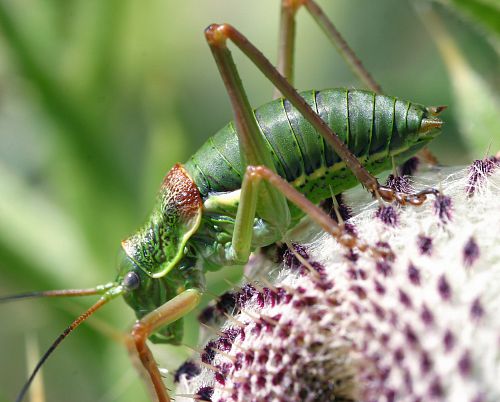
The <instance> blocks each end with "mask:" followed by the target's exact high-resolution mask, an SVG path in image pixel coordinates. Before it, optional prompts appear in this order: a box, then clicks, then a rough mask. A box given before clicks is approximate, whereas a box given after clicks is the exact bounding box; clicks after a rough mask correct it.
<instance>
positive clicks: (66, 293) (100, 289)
mask: <svg viewBox="0 0 500 402" xmlns="http://www.w3.org/2000/svg"><path fill="white" fill-rule="evenodd" d="M110 287H111V285H110V286H109V287H108V285H103V286H97V287H95V288H89V289H64V290H43V291H37V292H27V293H19V294H16V295H10V296H3V297H0V303H4V302H8V301H14V300H22V299H31V298H35V297H74V296H90V295H100V294H103V293H105V292H106V291H107V290H108V289H109V288H110Z"/></svg>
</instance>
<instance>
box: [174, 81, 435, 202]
mask: <svg viewBox="0 0 500 402" xmlns="http://www.w3.org/2000/svg"><path fill="white" fill-rule="evenodd" d="M301 95H302V96H303V97H304V98H305V99H306V100H307V102H308V103H309V105H311V107H312V108H313V110H315V111H316V112H317V113H318V114H319V115H320V116H321V118H322V119H323V120H325V121H326V122H327V123H328V125H329V126H330V127H331V128H332V130H333V131H334V132H335V133H337V134H338V135H339V137H340V138H341V139H342V140H343V141H344V142H345V143H346V144H347V145H348V147H349V149H350V150H351V151H352V152H353V154H354V155H355V156H356V157H358V158H360V159H361V161H362V163H363V164H364V165H365V166H366V167H367V168H368V169H369V170H370V171H371V172H372V173H375V174H377V173H380V172H382V171H384V170H387V169H388V168H390V167H391V163H392V161H391V158H390V155H393V154H394V155H396V154H400V153H403V152H405V151H407V150H408V148H409V147H410V146H411V145H412V144H413V141H412V140H413V137H415V136H416V133H417V132H418V130H419V128H420V124H421V121H422V117H423V115H424V111H425V108H424V107H423V106H421V105H417V104H413V103H411V102H408V101H402V100H399V99H397V98H394V97H389V96H385V95H377V94H375V93H373V92H369V91H362V90H348V89H343V88H340V89H327V90H323V91H314V90H313V91H307V92H303V93H302V94H301ZM255 117H256V119H257V123H258V125H259V127H260V130H261V132H262V134H263V136H264V138H265V140H266V144H267V146H268V149H269V152H270V153H271V154H272V156H273V161H274V165H275V168H276V171H277V172H278V174H280V175H281V176H282V177H284V178H286V180H287V181H289V182H291V183H293V184H294V186H295V187H296V188H297V189H299V190H300V191H301V192H302V193H303V194H305V195H306V196H307V197H308V198H309V199H311V200H312V201H314V202H317V201H319V200H321V199H324V198H326V197H328V196H329V195H331V191H333V192H334V193H335V194H337V193H339V192H342V191H344V190H346V189H348V188H350V187H353V186H354V185H355V184H356V183H357V182H356V179H355V177H354V175H353V174H352V173H351V172H350V171H349V170H348V169H347V168H346V167H345V165H344V163H343V162H342V161H341V160H340V157H339V156H338V155H337V154H336V153H335V151H333V149H332V148H331V147H330V146H329V145H327V144H326V142H325V140H324V139H323V138H322V137H321V136H320V135H319V134H318V133H317V132H316V130H315V129H314V128H313V127H312V126H311V124H310V123H309V122H307V120H306V119H305V118H304V117H303V116H302V115H301V114H300V113H299V112H298V111H297V110H296V109H295V108H294V107H293V106H292V105H291V104H290V103H289V102H288V101H287V100H284V99H277V100H275V101H272V102H270V103H267V104H265V105H263V106H261V107H259V108H258V109H256V110H255ZM184 167H185V168H186V170H187V171H188V173H189V174H190V175H191V177H192V178H193V179H194V181H195V183H196V185H197V186H198V188H199V189H200V192H201V194H202V197H206V196H207V195H208V194H209V193H211V192H224V191H233V190H236V189H239V188H240V187H241V182H242V178H243V172H244V168H243V164H242V161H241V158H240V149H239V146H238V137H237V134H236V131H235V127H234V124H233V123H232V122H231V123H229V124H228V125H227V126H225V127H224V128H223V129H221V130H220V131H219V132H218V133H216V134H215V135H214V136H213V137H211V138H209V139H208V141H207V142H206V143H205V144H204V145H203V146H202V147H201V148H200V149H199V150H198V151H197V152H196V153H195V154H194V155H193V156H192V157H191V158H190V159H189V161H188V162H187V163H186V164H185V165H184Z"/></svg>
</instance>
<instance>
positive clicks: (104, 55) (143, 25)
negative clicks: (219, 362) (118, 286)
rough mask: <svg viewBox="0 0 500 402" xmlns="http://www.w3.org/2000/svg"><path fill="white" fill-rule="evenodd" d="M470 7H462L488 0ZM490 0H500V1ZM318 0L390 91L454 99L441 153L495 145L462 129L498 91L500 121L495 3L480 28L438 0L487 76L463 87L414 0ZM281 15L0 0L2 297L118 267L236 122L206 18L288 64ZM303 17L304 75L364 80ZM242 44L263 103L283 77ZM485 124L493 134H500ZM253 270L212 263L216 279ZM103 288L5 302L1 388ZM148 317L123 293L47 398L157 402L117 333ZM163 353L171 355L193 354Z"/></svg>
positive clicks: (206, 7) (304, 80) (239, 9)
mask: <svg viewBox="0 0 500 402" xmlns="http://www.w3.org/2000/svg"><path fill="white" fill-rule="evenodd" d="M418 3H422V2H418ZM445 3H448V2H445ZM450 3H454V2H453V1H450ZM456 3H457V4H458V5H459V9H460V3H461V4H462V6H463V5H464V4H465V5H466V6H467V5H468V4H469V5H470V4H473V5H474V4H475V3H478V1H471V2H467V1H465V0H462V1H456ZM479 3H483V4H486V7H493V8H496V7H498V2H497V1H496V0H482V2H479ZM425 4H427V3H425ZM495 4H496V5H495ZM321 5H322V6H323V7H324V9H325V11H326V12H327V13H328V14H329V15H330V16H331V17H332V19H333V21H334V22H335V23H336V25H337V27H338V28H339V30H340V31H341V32H342V33H343V34H344V35H345V37H346V38H347V40H348V42H349V43H350V44H351V45H352V47H353V48H354V49H355V50H356V52H357V53H358V56H359V57H360V58H361V59H362V60H363V61H364V64H365V66H366V67H367V68H368V69H369V70H370V72H371V73H372V74H373V75H374V77H375V78H376V79H377V80H378V81H379V82H380V83H381V84H382V87H383V88H384V91H385V92H386V93H388V94H391V95H396V96H400V97H402V98H407V99H410V100H412V101H416V102H420V103H424V104H431V105H441V104H446V105H449V106H450V109H449V110H448V111H447V112H446V113H445V114H443V119H444V120H445V121H446V126H445V128H444V131H443V134H442V136H441V137H440V138H439V139H438V140H436V142H435V143H434V144H432V146H431V149H432V151H433V152H434V153H435V154H436V155H437V156H438V158H439V160H440V161H441V162H443V163H445V164H457V163H458V164H461V163H467V161H470V160H471V159H472V158H478V157H482V156H483V154H484V153H485V152H486V148H487V145H486V146H484V148H483V149H482V150H481V146H483V145H480V146H479V147H476V148H471V147H470V146H469V144H470V143H471V142H470V140H467V138H466V137H464V136H463V135H462V134H463V133H466V132H467V130H469V131H470V127H466V125H467V124H472V125H474V124H476V122H475V121H473V120H474V119H475V118H476V117H477V120H478V123H477V124H481V122H484V120H485V119H483V118H481V117H479V116H478V113H476V112H474V113H472V114H473V118H472V119H469V118H468V117H467V119H469V120H470V121H469V120H468V121H467V122H466V124H465V125H464V123H463V120H464V119H463V118H462V120H461V116H462V117H463V116H468V115H467V113H465V114H464V113H462V110H464V108H465V109H466V111H467V110H474V107H472V109H471V108H470V107H469V106H467V105H468V103H467V102H471V101H473V99H477V102H476V101H475V100H474V101H473V102H474V105H476V106H477V104H478V102H479V103H481V102H485V103H487V104H491V101H490V100H489V99H490V98H492V99H493V118H492V119H491V121H492V124H493V126H491V127H494V125H495V124H496V123H498V120H500V116H499V114H500V111H499V110H498V109H495V108H496V107H497V105H498V103H496V102H497V100H498V98H497V96H498V89H499V87H500V74H499V71H500V69H499V59H498V50H499V48H500V47H499V46H498V41H497V39H498V36H495V35H496V34H498V32H497V31H496V29H498V25H495V24H496V23H495V17H494V16H493V21H490V22H489V23H488V21H487V20H488V18H487V17H486V14H484V15H485V20H484V21H486V22H485V24H484V25H482V24H481V21H479V22H480V23H479V24H478V25H475V24H471V23H470V22H471V20H472V21H473V20H474V18H470V16H469V17H465V18H464V17H463V15H462V14H458V13H455V11H450V10H449V9H446V8H442V7H441V6H439V7H437V12H438V15H440V16H441V18H442V19H443V21H444V23H445V24H444V25H445V27H446V29H447V31H448V32H449V33H450V34H451V37H452V38H454V40H455V41H456V44H457V46H458V48H459V49H461V52H463V54H465V55H466V60H467V63H468V64H469V65H470V67H472V68H473V71H475V73H474V74H476V75H475V78H478V79H479V81H478V82H479V83H476V82H475V81H474V80H473V81H474V82H472V84H471V85H469V86H470V87H471V88H472V89H471V90H470V91H469V92H467V94H469V95H467V94H465V95H464V94H462V95H461V94H460V88H462V87H461V86H459V88H458V90H457V87H455V89H454V88H453V86H452V83H453V82H460V76H459V77H458V78H457V77H455V78H454V77H453V74H455V73H456V72H455V73H453V74H452V76H450V68H447V67H446V65H445V63H444V62H443V60H442V58H441V56H440V53H439V52H438V50H437V48H436V44H435V42H434V41H433V39H432V38H431V36H430V34H429V33H428V31H427V30H426V29H425V28H424V26H423V25H422V22H421V20H419V18H418V17H417V15H416V12H415V8H414V7H413V4H412V3H411V2H409V1H402V0H377V1H368V0H364V1H363V0H335V1H333V0H332V1H322V2H321ZM466 9H467V7H465V10H466ZM462 11H463V9H462ZM466 11H467V10H466ZM278 17H279V2H278V0H253V1H251V2H249V1H242V0H210V1H209V0H205V1H199V0H198V1H195V0H184V1H175V2H174V1H171V0H150V1H142V2H141V1H134V0H45V1H35V0H10V1H9V0H0V294H1V295H4V294H11V293H16V292H22V291H28V290H38V289H52V288H79V287H90V286H93V285H95V284H98V283H105V282H107V281H110V280H112V279H113V278H114V275H115V272H116V271H115V266H116V257H117V251H118V249H119V244H120V240H121V239H122V238H124V237H125V236H127V235H128V234H130V233H131V232H132V231H133V230H134V229H135V228H136V227H137V226H139V225H140V224H141V223H142V221H143V220H144V219H145V217H146V216H147V214H148V212H149V210H150V208H151V207H152V205H153V202H154V197H155V193H156V189H157V187H158V185H159V183H160V182H161V179H162V177H163V175H164V174H165V173H166V172H167V171H168V169H169V168H170V167H171V166H172V165H173V164H174V163H175V162H178V161H181V162H182V161H184V160H186V159H187V157H188V156H189V155H190V154H191V153H193V152H194V151H195V150H196V149H197V147H199V146H200V145H201V144H202V143H203V141H204V140H205V139H206V138H207V137H208V136H209V135H211V134H213V133H215V132H216V131H217V129H218V128H220V127H222V126H223V125H224V124H225V123H227V122H228V121H229V120H231V118H232V116H231V110H230V106H229V102H228V100H227V97H226V94H225V91H224V88H223V85H222V82H221V79H220V78H219V76H218V73H217V70H216V67H215V64H214V62H213V60H212V57H211V54H210V52H209V49H208V47H207V45H206V43H205V41H204V37H203V29H204V28H205V27H206V26H207V25H208V24H209V23H212V22H230V23H232V24H233V25H235V26H236V27H238V28H239V29H240V30H241V31H242V32H243V33H244V34H246V35H247V36H248V37H249V38H250V39H251V40H252V41H253V42H254V43H255V44H256V45H257V46H258V47H259V48H260V49H261V50H262V51H263V52H264V53H265V54H266V55H268V56H269V57H270V58H271V59H272V60H273V61H274V60H275V58H276V47H277V44H276V39H277V34H278V32H277V27H278ZM489 18H490V20H491V16H490V17H489ZM298 20H299V21H298V38H297V40H298V45H297V53H296V61H297V68H296V86H297V87H298V88H299V89H304V90H305V89H312V88H316V89H321V88H328V87H335V86H348V87H359V86H360V84H359V82H358V81H357V79H356V78H355V77H354V76H353V75H352V73H351V72H350V71H349V70H348V68H347V67H346V66H345V64H344V63H343V61H342V59H341V58H340V57H339V56H338V55H337V54H336V52H335V50H334V49H333V47H332V46H331V45H330V43H329V42H328V41H327V39H326V38H325V37H324V35H323V34H322V33H321V32H320V30H319V28H318V27H317V26H316V25H314V23H313V22H312V19H311V18H310V16H309V15H307V13H306V12H305V11H301V12H300V13H299V17H298ZM476 20H477V19H476ZM499 21H500V20H499ZM497 22H498V21H497ZM234 53H235V58H236V61H237V64H238V66H239V67H240V68H241V75H242V78H243V81H244V83H245V85H246V88H247V89H248V93H249V96H250V99H251V102H252V103H253V105H255V106H258V105H260V104H262V103H264V102H266V101H268V100H270V99H271V96H272V87H271V85H270V84H269V83H268V82H267V81H265V79H264V78H262V76H261V75H260V74H259V73H258V72H257V70H256V69H255V68H254V67H253V66H252V65H250V63H249V62H248V61H247V60H244V58H243V57H242V56H241V54H239V52H234ZM451 71H452V72H453V71H454V70H453V69H451ZM454 80H455V81H454ZM475 83H476V84H477V85H476V86H474V85H475ZM481 85H482V86H481ZM464 86H465V84H464ZM469 86H468V87H467V88H469ZM474 88H476V89H474ZM477 88H479V89H477ZM481 88H482V89H481ZM485 88H486V89H485ZM484 89H485V90H484ZM465 92H466V91H465ZM471 94H472V95H471ZM474 97H476V98H474ZM464 102H465V103H464ZM464 105H465V106H464ZM483 109H484V108H480V112H479V114H480V113H481V111H482V110H483ZM454 110H455V113H454V112H453V111H454ZM495 111H498V112H499V114H497V115H495ZM490 117H491V113H490ZM484 131H485V130H483V132H484ZM485 135H486V140H485V143H486V144H488V143H490V142H492V143H493V146H495V144H496V142H495V141H497V139H498V137H499V136H500V131H499V130H497V131H494V128H491V130H490V131H488V130H486V133H485ZM488 136H489V137H490V139H488ZM483 143H484V141H483ZM483 143H481V144H483ZM238 275H239V272H238V270H222V272H221V273H220V274H219V275H217V274H215V275H211V276H210V278H209V282H210V288H211V291H212V292H215V293H217V292H220V291H221V289H222V288H223V287H224V281H222V280H221V279H222V278H223V277H226V278H229V279H230V280H233V281H236V280H237V279H238ZM93 300H94V299H92V298H90V299H79V300H68V299H66V300H61V299H59V300H56V299H53V300H36V301H34V300H26V301H22V302H17V303H9V304H3V305H1V306H0V322H1V324H0V401H12V400H14V398H15V395H16V394H17V392H18V391H19V390H20V388H21V386H22V383H23V382H24V380H25V378H27V376H28V374H27V372H26V363H25V360H26V348H27V335H30V336H32V337H33V339H35V343H38V344H39V345H40V348H41V349H42V350H44V349H45V348H46V347H47V346H48V345H49V344H50V343H51V342H52V341H53V340H54V339H55V337H56V336H57V334H58V333H59V332H61V331H62V330H63V329H64V328H65V326H66V325H67V324H68V323H69V322H70V321H71V320H72V318H74V317H75V316H76V315H77V314H78V313H79V312H81V311H83V310H84V309H85V308H87V307H88V306H89V305H90V304H91V303H92V302H93ZM133 320H134V318H133V313H132V311H131V310H129V309H128V308H127V307H126V306H125V304H124V303H123V301H121V300H120V301H115V302H114V303H112V304H111V305H109V306H107V307H106V308H105V309H103V310H102V311H100V312H99V313H97V314H96V315H95V317H94V318H92V319H91V320H89V323H88V324H87V325H84V326H82V327H81V328H80V329H78V331H77V332H75V333H74V334H73V335H72V336H71V337H70V338H68V339H67V340H66V341H65V342H64V344H63V345H62V346H61V347H60V349H59V350H58V351H57V352H56V353H55V354H54V355H53V357H51V358H50V360H49V362H48V363H47V364H46V366H45V368H44V370H43V383H44V385H45V395H46V400H47V401H67V400H71V401H99V402H109V401H138V400H146V399H147V398H146V396H145V391H144V389H143V387H142V384H141V383H140V382H139V380H138V379H137V375H136V373H135V371H134V369H133V367H132V366H131V364H130V362H129V359H128V356H127V352H126V350H125V348H124V347H123V345H121V344H120V343H119V342H116V341H114V340H113V339H112V337H111V336H110V331H109V329H110V328H112V329H113V330H115V331H119V332H120V331H121V332H123V331H125V330H127V329H128V328H130V326H131V324H132V323H133ZM191 321H192V322H191V323H190V324H189V325H188V326H187V328H186V331H187V333H188V334H187V337H186V343H187V344H189V345H193V346H194V345H196V339H197V331H198V329H197V326H196V324H195V323H194V322H193V320H191ZM155 352H156V353H157V356H158V361H159V362H160V364H161V365H162V366H164V367H167V368H174V367H176V366H177V365H178V364H179V363H180V362H181V361H182V360H183V359H184V358H185V357H186V356H188V355H189V353H190V352H189V350H188V349H187V348H183V347H179V348H167V347H160V348H155Z"/></svg>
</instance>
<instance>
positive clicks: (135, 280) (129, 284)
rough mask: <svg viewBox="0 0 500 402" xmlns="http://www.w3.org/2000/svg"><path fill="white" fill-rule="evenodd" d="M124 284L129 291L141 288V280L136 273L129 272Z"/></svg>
mask: <svg viewBox="0 0 500 402" xmlns="http://www.w3.org/2000/svg"><path fill="white" fill-rule="evenodd" d="M122 284H123V286H124V287H125V288H126V289H127V290H135V289H137V288H138V287H139V286H140V284H141V279H140V278H139V275H137V274H136V273H135V272H134V271H129V272H128V273H127V275H125V278H123V282H122Z"/></svg>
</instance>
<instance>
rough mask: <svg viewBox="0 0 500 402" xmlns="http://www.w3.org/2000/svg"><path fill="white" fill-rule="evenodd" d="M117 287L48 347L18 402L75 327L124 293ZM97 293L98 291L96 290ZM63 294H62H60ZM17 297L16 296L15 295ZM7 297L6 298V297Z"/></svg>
mask: <svg viewBox="0 0 500 402" xmlns="http://www.w3.org/2000/svg"><path fill="white" fill-rule="evenodd" d="M115 288H116V291H114V292H108V293H106V294H105V295H104V296H102V297H101V298H100V299H99V300H98V301H97V302H96V303H95V304H94V305H93V306H92V307H90V308H89V309H88V310H87V311H85V312H84V313H83V314H81V315H80V316H79V317H78V318H77V319H75V320H74V321H73V322H72V323H71V325H70V326H69V327H67V328H66V329H65V330H64V331H63V333H62V334H61V335H59V336H58V337H57V339H56V340H55V341H54V343H52V345H50V347H49V348H48V349H47V351H46V352H45V353H44V354H43V356H42V358H41V359H40V361H39V362H38V363H37V365H36V366H35V368H34V370H33V372H32V373H31V375H30V377H29V378H28V380H27V381H26V383H25V384H24V385H23V388H22V389H21V392H19V395H18V396H17V398H16V402H21V401H22V400H23V399H24V397H25V395H26V393H27V392H28V389H29V387H30V385H31V383H32V382H33V379H34V378H35V376H36V374H37V373H38V372H39V371H40V368H41V367H42V366H43V364H44V363H45V361H46V360H47V359H48V357H49V356H50V355H51V354H52V352H54V350H56V348H57V347H58V346H59V344H60V343H61V342H62V341H63V340H64V339H65V338H66V337H67V336H68V335H69V334H70V333H71V332H73V330H74V329H75V328H77V327H78V326H79V325H80V324H81V323H82V322H84V321H85V320H86V319H87V318H89V317H90V316H91V315H92V314H94V313H95V312H96V311H97V310H99V309H100V308H101V307H102V306H104V305H105V304H106V303H107V302H108V301H110V300H111V299H112V298H114V297H115V296H118V295H119V294H121V293H123V290H122V289H120V288H121V287H120V286H118V287H117V286H116V285H115ZM88 290H90V289H87V291H88ZM68 291H70V292H71V291H72V290H67V291H62V292H68ZM83 291H86V290H83ZM49 292H53V291H49ZM56 292H59V291H56ZM81 292H82V290H80V294H76V295H74V294H73V296H80V295H81V296H84V295H86V294H81ZM35 293H45V292H35ZM95 293H97V292H95ZM95 293H87V294H95ZM101 293H102V291H101ZM27 295H29V296H27V297H32V296H31V294H30V293H27ZM59 296H61V295H59ZM62 296H70V295H68V294H62ZM14 298H15V297H14ZM4 299H5V298H4Z"/></svg>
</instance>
